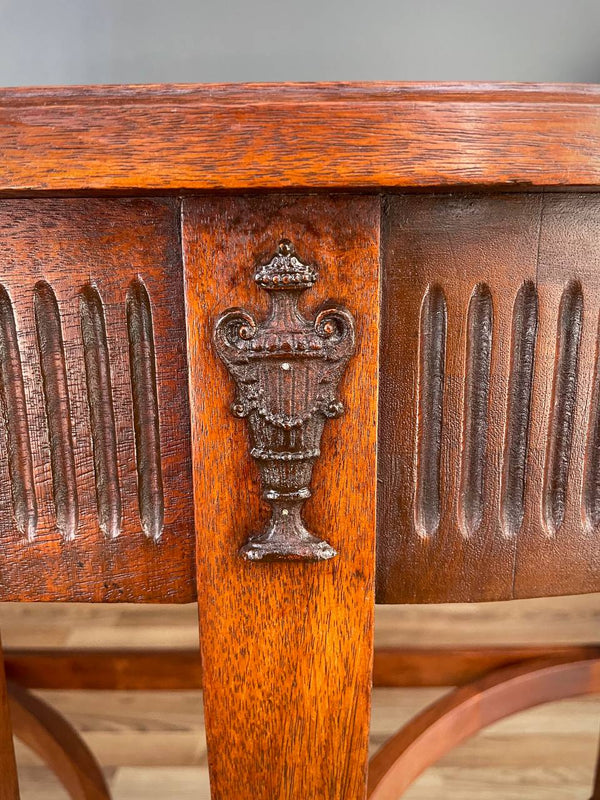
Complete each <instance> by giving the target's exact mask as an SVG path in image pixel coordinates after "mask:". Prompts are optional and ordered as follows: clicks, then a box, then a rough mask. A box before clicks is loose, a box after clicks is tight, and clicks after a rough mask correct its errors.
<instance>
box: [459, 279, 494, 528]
mask: <svg viewBox="0 0 600 800" xmlns="http://www.w3.org/2000/svg"><path fill="white" fill-rule="evenodd" d="M492 325H493V307H492V295H491V293H490V290H489V287H488V286H487V284H485V283H479V284H477V286H476V287H475V289H474V290H473V294H472V295H471V300H470V301H469V309H468V312H467V352H466V368H465V373H466V374H465V394H464V408H463V434H462V441H463V449H462V463H461V482H460V497H459V503H460V512H459V513H460V519H461V527H462V530H463V533H464V534H465V535H467V536H468V535H471V534H472V533H474V532H475V531H477V529H478V528H479V526H480V525H481V520H482V517H483V506H484V488H485V487H484V472H485V455H486V448H487V433H488V402H489V393H490V363H491V354H492Z"/></svg>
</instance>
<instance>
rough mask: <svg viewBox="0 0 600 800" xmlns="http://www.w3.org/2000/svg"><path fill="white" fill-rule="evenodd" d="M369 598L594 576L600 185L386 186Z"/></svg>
mask: <svg viewBox="0 0 600 800" xmlns="http://www.w3.org/2000/svg"><path fill="white" fill-rule="evenodd" d="M383 229H384V235H383V244H382V254H383V265H384V266H383V295H382V303H383V306H382V318H383V323H382V324H383V329H382V350H381V396H380V437H379V445H380V447H379V480H380V483H379V504H380V505H379V528H378V598H379V600H380V601H381V602H447V601H461V600H463V601H476V600H492V599H508V598H512V597H532V596H546V595H551V594H569V593H579V592H589V591H597V590H598V589H599V588H600V562H599V560H598V547H597V537H596V534H597V529H598V519H599V515H598V508H600V500H599V498H600V490H599V488H598V486H599V485H600V484H599V478H598V476H599V474H600V472H599V469H598V457H597V452H598V441H600V439H599V434H598V427H599V426H598V414H597V406H598V401H597V396H598V354H597V335H598V324H599V323H598V320H599V314H600V305H599V303H600V296H599V294H598V287H597V274H598V268H599V267H600V247H599V246H598V242H599V241H600V198H599V196H598V195H597V194H585V195H584V194H576V193H573V194H546V195H544V194H541V193H532V194H512V195H498V194H490V195H459V194H457V195H438V196H432V195H430V196H412V197H409V196H404V197H400V196H399V197H395V198H391V199H389V200H388V201H387V203H386V210H385V215H384V226H383Z"/></svg>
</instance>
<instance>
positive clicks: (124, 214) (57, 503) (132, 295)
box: [0, 200, 194, 601]
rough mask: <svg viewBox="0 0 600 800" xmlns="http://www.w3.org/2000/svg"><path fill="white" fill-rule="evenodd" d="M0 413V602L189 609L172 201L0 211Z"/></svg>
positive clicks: (186, 460) (65, 203)
mask: <svg viewBox="0 0 600 800" xmlns="http://www.w3.org/2000/svg"><path fill="white" fill-rule="evenodd" d="M134 265H135V266H134ZM0 405H1V408H2V422H3V424H0V453H2V452H5V453H6V457H5V458H3V459H2V458H0V599H29V598H31V599H33V598H35V599H87V600H125V599H129V598H130V599H135V600H144V599H154V600H156V599H161V600H165V601H168V600H179V601H181V600H189V599H191V598H192V597H193V596H194V588H193V586H194V582H193V571H194V565H193V537H194V531H193V512H192V491H191V470H190V453H189V450H190V434H189V408H188V401H187V376H186V353H185V326H184V309H183V295H182V277H181V262H180V258H179V243H178V209H177V204H176V203H172V202H170V201H169V202H164V201H145V200H136V201H116V200H97V201H90V200H60V201H58V200H53V201H46V200H43V201H20V202H18V203H10V202H8V201H0Z"/></svg>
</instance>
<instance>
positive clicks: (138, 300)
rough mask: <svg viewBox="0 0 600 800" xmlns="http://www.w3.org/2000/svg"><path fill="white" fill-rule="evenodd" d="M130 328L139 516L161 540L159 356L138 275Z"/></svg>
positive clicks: (149, 533)
mask: <svg viewBox="0 0 600 800" xmlns="http://www.w3.org/2000/svg"><path fill="white" fill-rule="evenodd" d="M127 329H128V335H129V367H130V372H131V390H132V396H133V423H134V431H135V451H136V460H137V472H138V502H139V509H140V520H141V523H142V528H143V530H144V533H145V534H146V536H148V537H150V538H151V539H154V540H155V541H158V539H160V537H161V535H162V530H163V521H164V498H163V484H162V471H161V455H160V430H159V417H158V396H157V387H156V357H155V352H154V332H153V326H152V309H151V307H150V298H149V296H148V291H147V290H146V287H145V286H144V284H143V283H142V281H141V280H140V279H139V278H136V280H134V281H133V282H132V283H131V286H130V287H129V292H128V293H127Z"/></svg>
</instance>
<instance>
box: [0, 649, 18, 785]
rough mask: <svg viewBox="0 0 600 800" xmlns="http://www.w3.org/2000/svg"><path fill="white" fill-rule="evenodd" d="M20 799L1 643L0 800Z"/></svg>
mask: <svg viewBox="0 0 600 800" xmlns="http://www.w3.org/2000/svg"><path fill="white" fill-rule="evenodd" d="M19 797H20V795H19V779H18V777H17V765H16V762H15V748H14V744H13V731H12V721H11V709H10V705H9V702H8V691H7V686H6V674H5V671H4V656H3V653H2V644H1V643H0V800H19Z"/></svg>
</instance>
